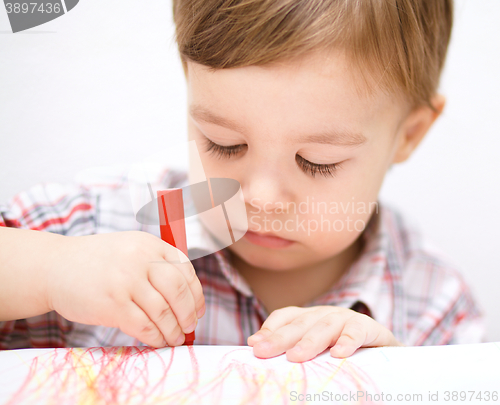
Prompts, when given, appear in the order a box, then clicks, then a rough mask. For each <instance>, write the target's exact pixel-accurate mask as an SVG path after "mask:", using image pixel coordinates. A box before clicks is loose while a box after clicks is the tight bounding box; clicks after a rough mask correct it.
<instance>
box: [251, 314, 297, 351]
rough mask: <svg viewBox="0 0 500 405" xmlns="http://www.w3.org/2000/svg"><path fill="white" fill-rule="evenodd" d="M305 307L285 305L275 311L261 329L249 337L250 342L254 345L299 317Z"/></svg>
mask: <svg viewBox="0 0 500 405" xmlns="http://www.w3.org/2000/svg"><path fill="white" fill-rule="evenodd" d="M303 311H304V308H299V307H285V308H281V309H277V310H276V311H273V312H272V313H271V315H269V316H268V318H267V319H266V320H265V321H264V323H263V324H262V326H261V328H260V330H259V331H258V332H256V333H254V334H253V335H252V336H250V337H249V338H248V341H247V342H248V344H249V345H250V346H253V345H254V344H256V343H257V342H258V341H262V340H263V339H265V338H267V337H269V336H271V335H272V334H273V333H274V332H275V331H276V330H277V329H278V328H281V327H282V326H285V325H287V324H289V323H290V322H292V321H293V320H294V319H296V318H297V316H298V314H299V313H301V312H303Z"/></svg>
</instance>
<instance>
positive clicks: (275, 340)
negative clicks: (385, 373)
mask: <svg viewBox="0 0 500 405" xmlns="http://www.w3.org/2000/svg"><path fill="white" fill-rule="evenodd" d="M308 315H309V316H308ZM315 323H316V318H315V317H313V316H310V313H306V314H303V315H302V316H299V317H298V318H296V319H294V320H293V321H292V322H291V323H289V324H288V325H285V326H282V327H281V328H278V329H277V330H276V331H275V332H274V333H272V334H270V335H269V336H268V337H267V338H266V339H265V340H262V341H257V342H255V343H254V354H255V356H257V357H261V358H268V357H274V356H278V355H280V354H282V353H284V352H285V351H287V350H288V349H290V348H292V347H294V346H295V345H296V344H297V342H298V341H300V340H301V339H302V338H303V337H304V335H306V334H307V333H308V331H309V330H310V329H311V328H312V327H313V325H314V324H315Z"/></svg>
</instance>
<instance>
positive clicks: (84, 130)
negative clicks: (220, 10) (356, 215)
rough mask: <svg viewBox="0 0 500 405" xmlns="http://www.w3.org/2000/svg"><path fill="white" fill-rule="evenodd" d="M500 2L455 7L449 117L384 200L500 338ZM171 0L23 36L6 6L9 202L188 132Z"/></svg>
mask: <svg viewBox="0 0 500 405" xmlns="http://www.w3.org/2000/svg"><path fill="white" fill-rule="evenodd" d="M498 21H500V2H499V1H498V0H458V1H456V13H455V27H454V32H453V37H452V42H451V47H450V50H449V54H448V60H447V65H446V68H445V72H444V75H443V78H442V84H441V92H442V93H443V94H445V95H446V96H447V98H448V104H447V107H446V109H445V112H444V114H443V116H442V117H441V118H440V119H439V120H438V122H437V123H436V124H435V126H434V127H433V129H432V130H431V132H430V133H429V134H428V136H427V137H426V139H425V140H424V141H423V143H422V144H421V146H420V147H419V149H418V150H417V151H416V153H415V154H414V155H413V156H412V157H411V158H410V160H409V161H408V162H406V163H403V164H400V165H397V166H395V167H394V168H393V169H392V170H391V171H390V172H389V173H388V175H387V177H386V181H385V183H384V186H383V189H382V200H383V201H388V202H391V203H392V204H393V205H395V206H397V207H398V208H399V209H400V210H401V211H403V212H404V213H405V214H407V215H408V216H409V217H410V218H411V219H412V220H414V221H415V222H416V223H417V224H418V225H419V226H420V228H421V229H422V230H423V231H424V233H425V234H426V235H427V236H429V237H430V238H431V240H432V241H433V242H434V243H435V245H437V246H439V247H440V248H441V249H442V250H443V251H444V252H446V253H447V254H448V255H449V256H451V257H452V258H453V259H454V260H455V261H456V262H458V263H459V264H460V266H461V267H462V269H463V270H464V273H465V275H466V278H467V280H468V281H469V283H470V284H471V285H472V287H473V291H474V293H475V295H476V297H477V299H478V301H479V302H480V303H481V304H482V306H483V307H484V309H485V310H486V312H487V315H488V327H489V336H488V337H489V339H490V340H496V341H500V322H499V320H500V319H499V318H500V317H499V316H498V315H497V308H498V304H499V303H500V299H499V298H498V296H499V292H498V286H499V285H500V264H499V263H500V261H499V255H498V252H499V250H500V249H499V247H498V246H497V243H498V241H499V238H498V233H499V227H500V213H499V202H500V185H499V182H500V170H498V167H497V162H498V161H499V158H500V151H499V147H500V130H499V129H500V124H499V122H500V121H499V117H498V116H499V113H500V101H499V100H500V99H499V94H500V78H499V72H500V56H499V55H500V24H498ZM173 29H174V28H173V22H172V16H171V3H170V1H159V0H156V1H147V2H145V1H139V0H127V1H125V0H105V1H104V0H81V1H80V3H79V4H78V5H77V6H76V7H75V8H74V9H73V10H71V11H70V12H69V13H68V14H67V15H65V16H62V17H60V18H58V19H56V20H54V21H51V22H49V23H46V24H44V25H41V26H39V27H35V28H32V29H31V30H29V31H26V32H22V33H17V34H12V33H11V32H10V26H9V23H8V19H7V13H6V11H5V9H4V6H3V5H0V201H2V202H6V201H7V200H8V198H10V197H11V196H13V195H14V194H15V193H16V192H19V191H22V190H25V189H27V188H28V187H30V186H32V185H34V184H36V183H39V182H42V181H56V182H67V181H70V180H71V179H72V178H73V177H74V176H75V174H76V173H77V172H78V171H79V170H82V169H85V168H88V167H93V166H108V165H116V164H130V163H132V162H136V161H138V160H141V159H143V158H144V157H146V156H148V155H150V154H151V153H152V152H154V151H155V150H157V148H160V147H161V148H163V147H166V146H167V145H168V144H169V143H170V144H171V143H172V141H179V142H182V141H183V140H184V139H186V135H185V133H186V132H185V122H186V108H185V104H186V91H185V83H184V77H183V73H182V68H181V65H180V61H179V58H178V56H177V54H176V47H175V44H174V41H173V32H174V31H173Z"/></svg>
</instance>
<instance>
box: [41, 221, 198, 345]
mask: <svg viewBox="0 0 500 405" xmlns="http://www.w3.org/2000/svg"><path fill="white" fill-rule="evenodd" d="M59 242H60V244H59V245H58V249H56V252H54V253H53V257H51V258H50V263H51V265H50V266H49V270H48V275H47V276H48V279H47V288H46V294H47V302H48V306H49V307H50V308H51V309H52V310H55V311H56V312H58V313H59V314H61V315H62V316H63V317H64V318H66V319H68V320H70V321H74V322H79V323H84V324H91V325H104V326H110V327H117V328H120V329H121V330H122V331H123V332H125V333H126V334H127V335H130V336H133V337H135V338H137V339H139V340H140V341H141V342H143V343H145V344H148V345H150V346H153V347H163V346H165V344H168V345H169V346H177V345H180V344H182V343H183V342H184V338H185V336H184V334H185V333H190V332H192V331H193V330H194V329H195V327H196V324H197V321H198V318H200V317H202V316H203V314H204V313H205V300H204V297H203V292H202V288H201V284H200V281H199V279H198V277H197V276H196V273H195V270H194V268H193V265H192V264H191V262H190V261H189V260H187V258H186V262H184V263H179V254H180V255H183V253H182V252H180V251H178V250H177V249H176V248H174V247H173V246H170V245H169V244H167V243H165V242H164V241H162V240H161V239H159V238H157V237H156V236H154V235H151V234H149V233H146V232H140V231H128V232H118V233H109V234H98V235H89V236H76V237H75V236H74V237H64V238H61V239H60V240H59ZM184 257H185V256H184ZM169 262H172V263H169Z"/></svg>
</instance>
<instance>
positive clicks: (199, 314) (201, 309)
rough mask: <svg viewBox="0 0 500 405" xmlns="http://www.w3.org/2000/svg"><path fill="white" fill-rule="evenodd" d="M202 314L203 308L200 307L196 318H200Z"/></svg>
mask: <svg viewBox="0 0 500 405" xmlns="http://www.w3.org/2000/svg"><path fill="white" fill-rule="evenodd" d="M204 313H205V306H202V307H201V308H200V309H199V310H198V312H197V313H196V316H197V317H198V318H201V317H202V316H203V314H204Z"/></svg>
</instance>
